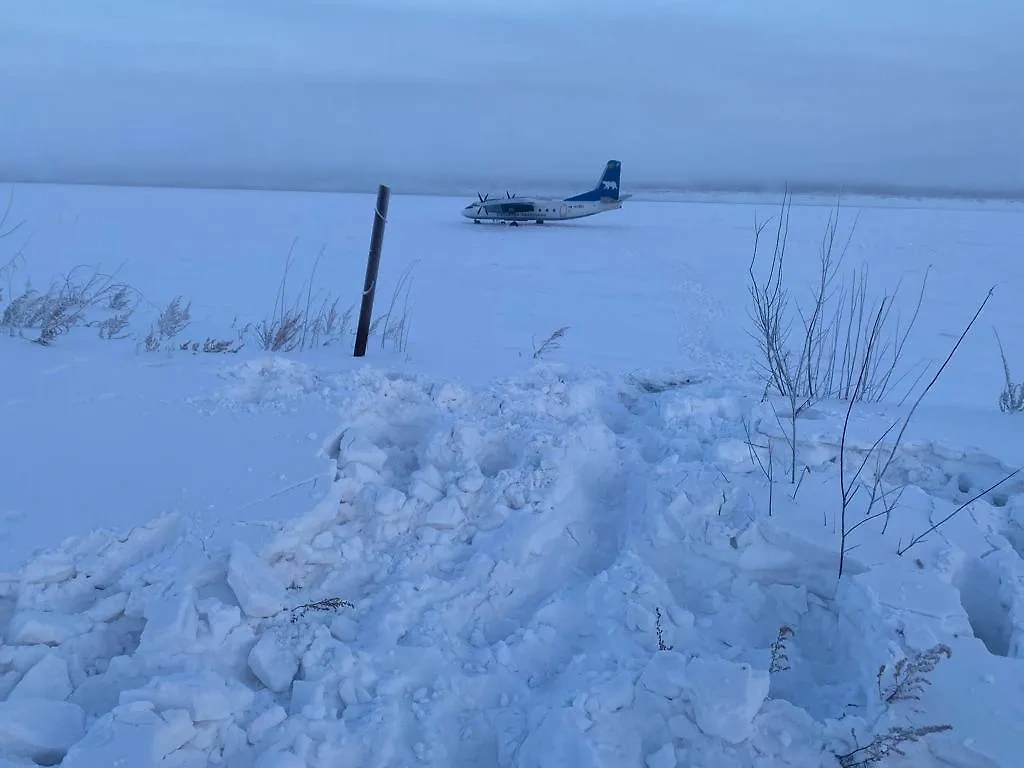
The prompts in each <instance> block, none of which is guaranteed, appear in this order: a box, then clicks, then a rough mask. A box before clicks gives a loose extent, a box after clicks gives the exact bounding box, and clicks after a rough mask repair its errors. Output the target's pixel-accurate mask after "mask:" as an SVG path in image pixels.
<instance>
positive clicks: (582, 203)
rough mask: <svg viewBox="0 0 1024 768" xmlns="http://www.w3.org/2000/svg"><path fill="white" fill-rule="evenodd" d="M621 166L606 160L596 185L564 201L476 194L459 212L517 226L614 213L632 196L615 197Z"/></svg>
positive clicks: (617, 192) (613, 161)
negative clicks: (533, 222) (492, 196)
mask: <svg viewBox="0 0 1024 768" xmlns="http://www.w3.org/2000/svg"><path fill="white" fill-rule="evenodd" d="M621 173H622V163H621V162H619V161H618V160H609V161H608V163H607V165H605V168H604V171H603V172H602V173H601V178H600V179H598V181H597V185H596V186H595V187H594V188H593V189H591V190H590V191H588V192H582V193H580V194H578V195H574V196H572V197H565V198H556V197H518V196H516V195H514V194H512V193H510V192H506V193H505V197H504V198H500V197H499V198H497V199H492V198H491V197H490V196H489V195H481V194H479V193H478V194H477V197H478V198H479V199H478V200H477V201H476V202H475V203H470V204H469V205H467V206H466V207H465V208H463V209H462V215H463V216H465V217H466V218H467V219H472V220H473V223H474V224H479V223H480V222H481V221H484V220H486V221H504V222H508V223H509V224H510V225H511V226H513V227H518V226H519V222H521V221H536V222H537V223H538V224H543V223H544V222H545V221H567V220H569V219H581V218H583V217H584V216H593V215H594V214H597V213H604V212H605V211H615V210H618V209H619V208H621V207H622V202H623V201H624V200H628V199H629V198H630V197H632V195H620V194H619V179H620V175H621Z"/></svg>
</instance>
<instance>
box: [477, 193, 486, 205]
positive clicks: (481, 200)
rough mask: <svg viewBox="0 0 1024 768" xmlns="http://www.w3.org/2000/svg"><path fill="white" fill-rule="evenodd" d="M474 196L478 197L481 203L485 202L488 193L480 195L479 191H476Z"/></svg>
mask: <svg viewBox="0 0 1024 768" xmlns="http://www.w3.org/2000/svg"><path fill="white" fill-rule="evenodd" d="M476 196H477V197H479V198H480V202H481V203H485V202H487V199H488V197H489V195H481V194H480V193H479V192H477V193H476Z"/></svg>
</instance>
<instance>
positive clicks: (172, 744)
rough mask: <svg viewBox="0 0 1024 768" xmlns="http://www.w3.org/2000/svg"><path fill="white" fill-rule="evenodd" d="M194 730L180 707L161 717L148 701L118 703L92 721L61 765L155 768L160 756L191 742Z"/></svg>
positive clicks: (68, 767) (161, 758)
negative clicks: (121, 704) (114, 707)
mask: <svg viewBox="0 0 1024 768" xmlns="http://www.w3.org/2000/svg"><path fill="white" fill-rule="evenodd" d="M195 733H196V729H195V726H194V725H193V723H192V720H191V718H190V717H189V716H188V713H186V712H183V711H181V710H170V711H168V712H165V713H164V716H163V717H161V716H160V715H158V714H157V713H156V712H154V711H153V707H152V704H150V703H149V702H137V703H134V704H128V705H124V706H119V707H117V708H116V709H115V710H114V711H112V712H108V713H107V714H105V715H103V716H102V717H100V718H99V719H98V720H96V722H94V723H93V724H92V726H91V727H90V728H89V732H88V733H87V734H86V735H85V737H84V738H83V739H82V740H81V741H78V742H77V743H76V744H75V745H74V746H73V747H71V749H70V750H69V751H68V754H67V757H66V758H65V759H64V762H63V763H61V765H62V766H66V767H67V768H96V766H132V768H157V767H158V766H160V765H162V764H163V762H162V761H163V758H164V757H166V756H167V755H169V754H170V753H171V752H173V751H175V750H177V749H180V748H181V747H183V746H184V745H185V744H187V743H188V742H189V741H191V740H192V738H193V736H194V735H195Z"/></svg>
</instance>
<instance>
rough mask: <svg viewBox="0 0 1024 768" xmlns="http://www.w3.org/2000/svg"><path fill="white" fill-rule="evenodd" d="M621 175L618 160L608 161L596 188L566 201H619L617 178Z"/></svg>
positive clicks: (620, 166) (620, 165)
mask: <svg viewBox="0 0 1024 768" xmlns="http://www.w3.org/2000/svg"><path fill="white" fill-rule="evenodd" d="M621 173H622V163H621V162H619V161H618V160H609V161H608V165H606V166H605V168H604V173H602V174H601V178H600V179H599V180H598V182H597V186H596V187H594V188H593V189H592V190H590V191H589V192H584V193H582V194H580V195H575V196H573V197H567V198H566V200H573V201H579V202H597V201H598V200H618V199H619V178H620V175H621Z"/></svg>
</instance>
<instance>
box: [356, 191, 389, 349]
mask: <svg viewBox="0 0 1024 768" xmlns="http://www.w3.org/2000/svg"><path fill="white" fill-rule="evenodd" d="M390 199H391V190H390V189H389V188H388V187H386V186H385V185H383V184H381V185H380V186H379V187H378V188H377V208H376V209H375V210H374V212H373V232H372V233H371V234H370V255H369V256H368V257H367V259H366V279H365V280H364V281H363V301H362V304H361V305H360V307H359V325H358V327H357V328H356V348H355V353H354V356H355V357H362V356H363V355H365V354H366V342H367V341H369V338H370V322H371V319H372V318H373V296H374V293H375V292H376V290H377V272H378V270H379V269H380V250H381V246H382V245H383V243H384V225H385V224H386V223H387V219H388V202H389V201H390Z"/></svg>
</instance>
